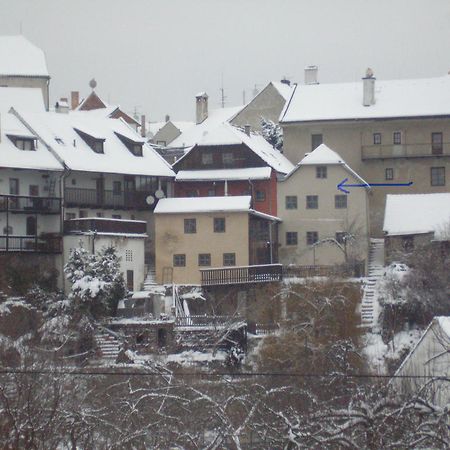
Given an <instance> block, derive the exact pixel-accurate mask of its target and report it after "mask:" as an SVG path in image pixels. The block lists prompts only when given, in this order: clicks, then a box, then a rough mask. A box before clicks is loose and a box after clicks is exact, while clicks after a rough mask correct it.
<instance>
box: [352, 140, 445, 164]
mask: <svg viewBox="0 0 450 450" xmlns="http://www.w3.org/2000/svg"><path fill="white" fill-rule="evenodd" d="M429 156H450V142H444V143H443V144H432V143H427V144H399V145H393V144H390V145H363V146H362V147H361V158H362V160H366V159H384V158H424V157H429Z"/></svg>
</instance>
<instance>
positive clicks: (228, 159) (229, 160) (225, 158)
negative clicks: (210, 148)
mask: <svg viewBox="0 0 450 450" xmlns="http://www.w3.org/2000/svg"><path fill="white" fill-rule="evenodd" d="M222 162H223V165H224V166H231V165H232V164H233V163H234V155H233V153H230V152H227V153H222Z"/></svg>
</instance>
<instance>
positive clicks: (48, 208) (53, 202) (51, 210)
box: [0, 194, 61, 214]
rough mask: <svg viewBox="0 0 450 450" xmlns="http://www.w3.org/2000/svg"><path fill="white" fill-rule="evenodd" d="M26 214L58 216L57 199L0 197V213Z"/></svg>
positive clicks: (18, 196)
mask: <svg viewBox="0 0 450 450" xmlns="http://www.w3.org/2000/svg"><path fill="white" fill-rule="evenodd" d="M5 211H9V212H13V213H26V214H59V213H60V211H61V199H60V198H59V197H31V196H25V195H3V194H2V195H0V212H5Z"/></svg>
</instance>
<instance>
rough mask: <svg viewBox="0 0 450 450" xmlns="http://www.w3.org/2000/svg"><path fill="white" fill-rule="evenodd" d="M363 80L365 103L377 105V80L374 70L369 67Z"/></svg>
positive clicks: (365, 104) (366, 104)
mask: <svg viewBox="0 0 450 450" xmlns="http://www.w3.org/2000/svg"><path fill="white" fill-rule="evenodd" d="M362 80H363V105H364V106H371V105H375V80H376V78H375V77H374V76H373V70H372V69H371V68H370V67H369V68H368V69H367V70H366V76H365V77H364V78H363V79H362Z"/></svg>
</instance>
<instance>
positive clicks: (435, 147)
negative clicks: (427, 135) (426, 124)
mask: <svg viewBox="0 0 450 450" xmlns="http://www.w3.org/2000/svg"><path fill="white" fill-rule="evenodd" d="M443 150H444V146H443V138H442V133H441V132H437V133H431V153H432V154H433V155H442V152H443Z"/></svg>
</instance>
